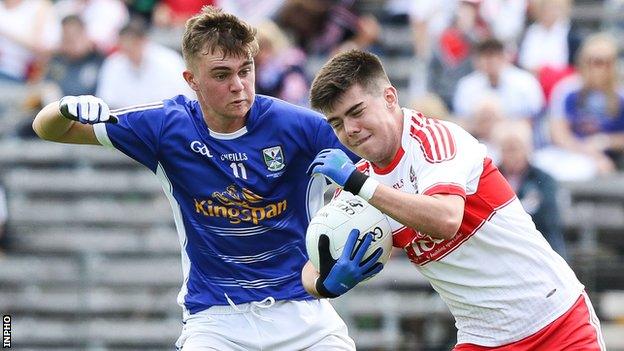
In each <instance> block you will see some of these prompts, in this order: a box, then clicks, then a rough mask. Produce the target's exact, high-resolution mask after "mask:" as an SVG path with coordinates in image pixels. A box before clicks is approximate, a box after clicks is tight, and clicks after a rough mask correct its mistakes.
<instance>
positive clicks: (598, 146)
mask: <svg viewBox="0 0 624 351" xmlns="http://www.w3.org/2000/svg"><path fill="white" fill-rule="evenodd" d="M617 53H618V45H617V41H616V40H615V38H613V37H612V36H610V35H608V34H605V33H598V34H594V35H592V36H590V37H588V38H587V40H586V41H585V42H584V43H583V46H582V47H581V50H580V53H579V57H578V61H577V69H578V72H579V78H580V80H579V81H578V83H579V86H578V87H576V88H575V89H570V91H569V92H568V93H567V95H566V96H565V97H563V99H561V100H560V105H555V104H553V105H552V106H551V115H550V123H551V128H550V130H551V133H552V141H553V143H554V144H555V145H556V146H558V147H560V148H562V149H563V150H565V151H567V152H571V153H580V154H583V155H585V156H588V157H589V158H590V159H591V160H592V161H593V163H594V165H595V167H596V170H597V173H599V174H604V173H610V172H611V171H613V170H614V168H615V167H614V161H615V162H618V161H621V157H622V151H623V150H624V91H623V90H622V86H621V85H620V84H619V82H618V76H619V72H618V69H617ZM554 102H555V101H553V103H554Z"/></svg>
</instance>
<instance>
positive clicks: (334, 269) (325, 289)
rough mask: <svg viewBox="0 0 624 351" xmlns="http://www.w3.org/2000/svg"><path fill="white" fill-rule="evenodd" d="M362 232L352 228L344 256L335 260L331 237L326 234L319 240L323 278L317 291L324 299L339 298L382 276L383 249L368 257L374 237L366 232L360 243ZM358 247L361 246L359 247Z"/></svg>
mask: <svg viewBox="0 0 624 351" xmlns="http://www.w3.org/2000/svg"><path fill="white" fill-rule="evenodd" d="M359 235H360V231H359V230H357V229H352V230H351V232H350V233H349V237H348V238H347V242H346V244H345V247H344V249H343V250H342V254H341V255H340V257H339V258H338V260H335V259H333V258H332V256H331V253H330V251H329V237H328V236H327V235H325V234H323V235H321V236H320V237H319V243H318V249H319V266H320V267H319V274H320V276H319V278H318V279H317V280H316V284H315V287H316V291H317V292H318V293H319V295H321V296H323V297H330V298H333V297H338V296H340V295H342V294H344V293H346V292H347V291H349V290H350V289H351V288H353V287H354V286H355V285H357V283H359V282H361V281H362V280H364V279H368V278H370V277H372V276H373V275H375V274H377V273H379V271H381V269H382V268H383V263H381V262H377V260H378V259H379V257H380V256H381V254H382V252H383V249H382V248H378V249H377V250H375V252H373V254H372V255H370V256H369V257H367V258H366V259H364V260H362V258H364V254H365V253H366V250H368V247H369V246H370V244H371V243H372V242H373V236H372V235H371V234H370V233H366V234H365V235H364V237H363V239H362V240H358V237H359ZM356 244H357V246H356Z"/></svg>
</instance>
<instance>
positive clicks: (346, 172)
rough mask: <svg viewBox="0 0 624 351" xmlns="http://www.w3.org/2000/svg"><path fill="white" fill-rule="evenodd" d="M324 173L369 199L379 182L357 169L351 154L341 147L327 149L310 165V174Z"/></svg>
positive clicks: (355, 193)
mask: <svg viewBox="0 0 624 351" xmlns="http://www.w3.org/2000/svg"><path fill="white" fill-rule="evenodd" d="M317 174H322V175H324V176H325V177H327V178H329V179H330V180H331V181H332V182H334V183H336V184H337V185H338V186H340V187H341V188H343V189H344V190H346V191H348V192H350V193H352V194H354V195H359V196H361V197H362V198H364V200H366V201H368V200H370V198H371V197H373V193H374V192H375V188H376V187H377V185H378V184H379V183H378V182H377V181H376V180H373V179H369V177H368V176H367V175H365V174H364V173H362V172H360V171H358V170H357V168H356V167H355V165H354V164H353V162H352V161H351V159H350V158H349V156H347V154H345V153H344V151H342V150H340V149H325V150H322V151H321V152H319V153H318V155H316V158H315V159H314V161H312V163H311V164H310V167H308V175H317Z"/></svg>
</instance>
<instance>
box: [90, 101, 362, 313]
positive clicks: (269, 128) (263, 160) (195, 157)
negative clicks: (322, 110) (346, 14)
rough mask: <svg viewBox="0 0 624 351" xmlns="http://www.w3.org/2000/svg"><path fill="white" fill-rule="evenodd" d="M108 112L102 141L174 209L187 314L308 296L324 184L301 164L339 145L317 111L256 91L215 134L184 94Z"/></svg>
mask: <svg viewBox="0 0 624 351" xmlns="http://www.w3.org/2000/svg"><path fill="white" fill-rule="evenodd" d="M112 112H113V113H115V114H117V115H118V117H119V123H118V124H96V125H95V133H96V136H97V138H98V140H99V142H100V143H101V144H102V145H107V146H112V147H114V148H116V149H118V150H120V151H121V152H123V153H125V154H126V155H128V156H130V157H131V158H133V159H135V160H137V161H139V162H140V163H142V164H143V165H145V166H146V167H148V168H149V169H150V170H152V172H154V173H155V174H156V175H157V177H158V178H159V179H160V181H161V182H162V185H163V188H164V190H165V194H166V195H167V197H168V198H169V201H170V203H171V207H172V208H173V215H174V219H175V224H176V228H177V231H178V235H179V239H180V245H181V247H182V269H183V273H184V282H183V285H182V289H181V291H180V294H179V296H178V302H179V303H180V304H181V305H182V306H183V307H184V308H185V316H186V315H188V312H190V313H191V314H193V313H196V312H199V311H202V310H204V309H206V308H208V307H210V306H213V305H227V304H228V300H227V298H228V297H229V298H230V299H231V300H232V301H233V302H234V303H236V304H240V303H246V302H251V301H260V300H262V299H264V298H266V297H269V296H272V297H274V298H275V299H276V300H303V299H311V298H312V297H311V296H310V295H309V294H308V293H307V292H306V291H305V290H304V289H303V286H302V284H301V268H302V267H303V265H304V264H305V263H306V261H307V254H306V251H305V231H306V228H307V225H308V223H309V219H310V217H311V215H312V214H314V213H315V212H316V210H318V208H320V206H322V204H323V190H324V188H325V181H324V180H323V179H322V178H320V177H314V178H313V179H311V178H310V177H308V176H307V175H306V170H307V167H308V166H309V164H310V163H311V162H312V160H313V159H314V157H315V156H316V154H317V153H318V152H319V151H321V150H322V149H325V148H335V147H341V148H343V149H344V147H342V145H341V144H340V143H339V141H338V139H337V138H336V136H335V134H334V133H333V131H332V129H331V127H330V126H329V125H328V124H327V123H326V122H325V120H324V119H323V117H322V116H321V115H320V114H317V113H315V112H313V111H310V110H308V109H304V108H302V107H298V106H295V105H291V104H288V103H286V102H284V101H281V100H278V99H274V98H271V97H267V96H261V95H256V98H255V101H254V103H253V105H252V107H251V110H250V112H249V114H248V119H247V123H246V126H245V127H244V128H242V129H240V130H239V131H237V132H234V133H230V134H222V133H216V132H213V131H210V130H209V129H208V127H207V125H206V123H205V122H204V120H203V117H202V112H201V110H200V107H199V103H198V102H197V101H195V100H189V99H187V98H186V97H184V96H181V95H180V96H177V97H175V98H173V99H171V100H164V101H163V102H161V103H154V104H147V105H140V106H133V107H128V108H124V109H119V110H116V111H112ZM350 155H353V154H351V153H350ZM226 294H227V296H226Z"/></svg>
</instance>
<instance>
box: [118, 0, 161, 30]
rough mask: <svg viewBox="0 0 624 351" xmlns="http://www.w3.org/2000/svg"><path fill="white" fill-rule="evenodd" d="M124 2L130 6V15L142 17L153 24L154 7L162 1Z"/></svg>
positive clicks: (128, 0) (135, 0)
mask: <svg viewBox="0 0 624 351" xmlns="http://www.w3.org/2000/svg"><path fill="white" fill-rule="evenodd" d="M124 3H125V4H126V7H127V8H128V15H129V16H130V17H132V18H134V17H141V18H143V20H144V21H145V22H147V23H149V24H150V25H151V24H152V16H153V14H154V9H155V8H156V5H158V4H159V3H160V0H124Z"/></svg>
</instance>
